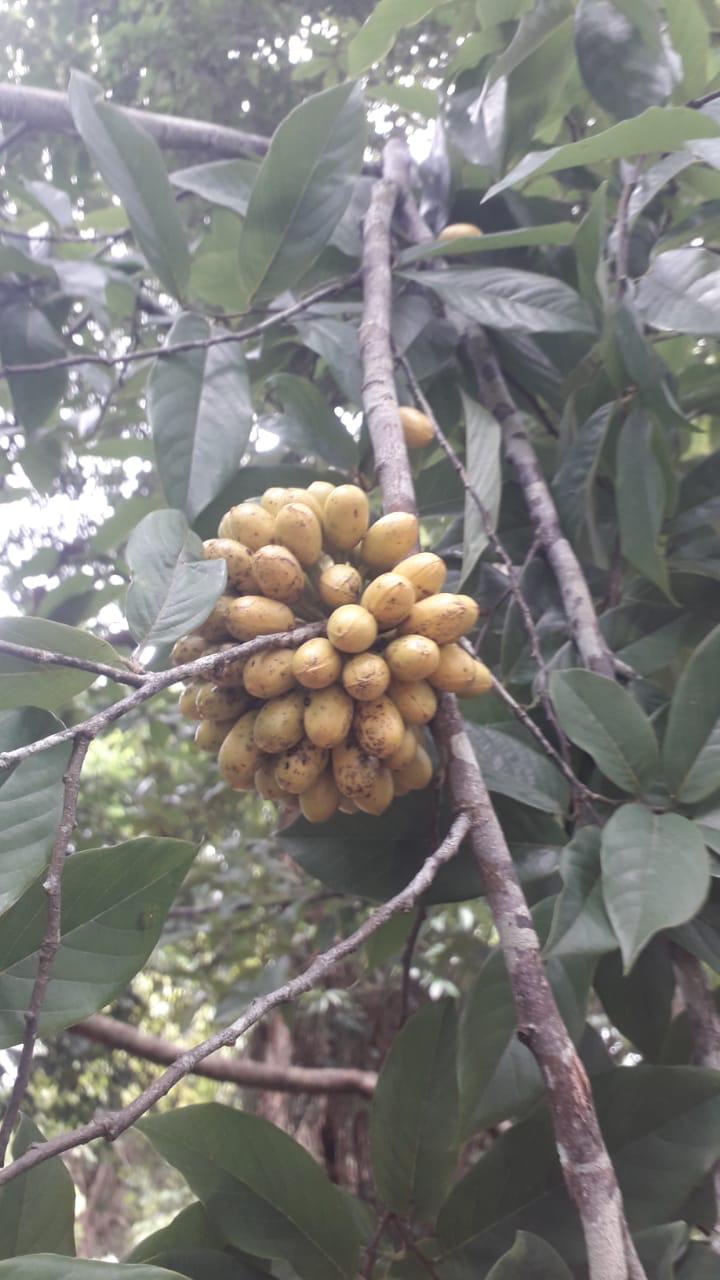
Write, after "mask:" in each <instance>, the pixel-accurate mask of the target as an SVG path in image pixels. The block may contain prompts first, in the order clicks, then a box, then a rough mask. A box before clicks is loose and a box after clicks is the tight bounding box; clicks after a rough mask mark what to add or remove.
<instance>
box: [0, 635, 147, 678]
mask: <svg viewBox="0 0 720 1280" xmlns="http://www.w3.org/2000/svg"><path fill="white" fill-rule="evenodd" d="M0 653H6V654H8V656H9V657H11V658H22V659H23V661H25V662H34V663H36V664H37V665H38V666H41V667H42V666H48V667H72V668H73V670H74V671H91V672H93V674H94V675H96V676H106V677H107V679H108V680H114V681H115V683H116V684H129V685H132V686H133V688H135V689H139V688H140V686H141V685H143V684H144V683H145V681H146V680H147V678H148V677H147V674H146V673H145V672H142V673H141V672H137V671H124V670H123V669H122V668H121V667H109V666H108V665H107V663H105V662H91V661H90V660H89V659H87V658H74V657H73V656H72V655H71V654H69V653H53V651H52V650H51V649H32V648H30V646H29V645H26V644H13V643H12V641H11V640H0Z"/></svg>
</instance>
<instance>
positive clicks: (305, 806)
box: [300, 769, 340, 822]
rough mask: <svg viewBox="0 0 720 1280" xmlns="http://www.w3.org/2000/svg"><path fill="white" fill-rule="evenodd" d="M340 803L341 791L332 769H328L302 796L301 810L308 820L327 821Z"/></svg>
mask: <svg viewBox="0 0 720 1280" xmlns="http://www.w3.org/2000/svg"><path fill="white" fill-rule="evenodd" d="M339 803H340V792H339V791H338V789H337V785H336V782H335V779H334V778H333V776H332V772H331V771H330V769H326V770H325V772H324V773H321V774H320V777H319V778H317V779H316V780H315V782H313V784H312V786H311V787H308V788H307V791H303V793H302V795H301V796H300V812H301V813H302V816H303V818H307V821H308V822H327V821H328V818H332V816H333V814H334V813H335V811H336V809H337V807H338V805H339Z"/></svg>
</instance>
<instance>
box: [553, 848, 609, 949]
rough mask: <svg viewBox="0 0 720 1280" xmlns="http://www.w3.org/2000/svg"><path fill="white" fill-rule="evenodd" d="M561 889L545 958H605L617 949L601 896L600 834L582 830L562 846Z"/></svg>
mask: <svg viewBox="0 0 720 1280" xmlns="http://www.w3.org/2000/svg"><path fill="white" fill-rule="evenodd" d="M560 874H561V876H562V881H563V887H562V890H561V891H560V893H559V894H558V897H557V899H556V902H555V909H554V912H553V919H552V926H551V929H550V935H549V937H548V941H547V946H546V949H545V950H546V954H547V955H550V956H571V955H604V954H605V953H606V952H608V951H614V950H615V947H616V945H617V943H616V939H615V933H614V931H613V927H612V925H611V923H610V921H609V919H608V914H607V910H606V907H605V901H604V898H603V893H602V868H601V865H600V830H599V828H598V827H581V828H580V829H579V830H577V831H576V832H575V834H574V836H573V838H572V840H571V841H570V843H569V844H568V845H566V846H565V849H564V850H563V854H562V861H561V866H560Z"/></svg>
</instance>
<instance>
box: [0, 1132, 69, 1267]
mask: <svg viewBox="0 0 720 1280" xmlns="http://www.w3.org/2000/svg"><path fill="white" fill-rule="evenodd" d="M33 1142H45V1135H44V1134H43V1133H41V1132H40V1130H39V1129H38V1127H37V1125H35V1124H33V1122H32V1120H30V1119H29V1118H28V1116H24V1115H21V1116H20V1123H19V1124H18V1127H17V1129H16V1131H15V1137H14V1139H13V1147H12V1156H13V1159H14V1160H17V1159H18V1157H19V1156H21V1155H23V1154H24V1153H25V1152H26V1151H27V1149H28V1147H29V1146H30V1145H31V1143H33ZM74 1223H75V1188H74V1186H73V1181H72V1178H71V1177H70V1174H69V1173H68V1171H67V1169H66V1168H65V1165H64V1164H63V1162H62V1160H61V1159H60V1157H59V1156H54V1157H53V1158H52V1159H51V1160H46V1161H45V1163H44V1164H39V1165H36V1166H35V1168H34V1169H26V1171H25V1173H21V1174H19V1175H18V1177H17V1178H15V1179H14V1180H13V1181H12V1182H8V1183H7V1184H6V1186H4V1187H2V1189H0V1258H17V1257H19V1256H20V1255H22V1254H28V1253H48V1252H50V1251H52V1252H53V1253H60V1254H65V1255H67V1256H68V1257H73V1256H74V1254H75V1233H74Z"/></svg>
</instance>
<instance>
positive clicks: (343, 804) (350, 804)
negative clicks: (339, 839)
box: [338, 791, 360, 814]
mask: <svg viewBox="0 0 720 1280" xmlns="http://www.w3.org/2000/svg"><path fill="white" fill-rule="evenodd" d="M338 795H339V796H340V800H339V802H338V813H347V814H351V813H359V812H360V810H359V809H358V807H357V805H356V803H355V801H354V800H351V799H350V797H349V796H344V795H343V793H342V791H339V792H338Z"/></svg>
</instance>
